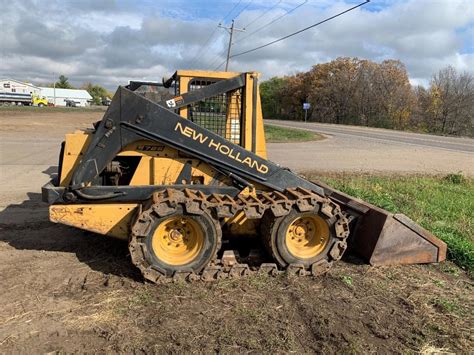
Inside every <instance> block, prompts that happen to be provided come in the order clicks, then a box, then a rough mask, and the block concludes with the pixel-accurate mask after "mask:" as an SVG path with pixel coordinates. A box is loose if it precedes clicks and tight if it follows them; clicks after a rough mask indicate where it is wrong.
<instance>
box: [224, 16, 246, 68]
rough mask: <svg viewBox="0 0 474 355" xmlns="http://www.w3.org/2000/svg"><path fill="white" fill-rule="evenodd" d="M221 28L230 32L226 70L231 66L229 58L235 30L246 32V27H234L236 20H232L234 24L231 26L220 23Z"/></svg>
mask: <svg viewBox="0 0 474 355" xmlns="http://www.w3.org/2000/svg"><path fill="white" fill-rule="evenodd" d="M219 28H223V29H224V30H226V31H227V32H229V35H230V36H229V46H228V47H227V59H226V62H225V71H227V69H228V68H229V60H230V50H231V48H232V37H233V36H234V31H237V32H244V31H245V28H235V27H234V20H232V25H231V26H230V27H225V26H222V25H221V24H219Z"/></svg>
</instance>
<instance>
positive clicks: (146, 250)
mask: <svg viewBox="0 0 474 355" xmlns="http://www.w3.org/2000/svg"><path fill="white" fill-rule="evenodd" d="M137 224H138V225H139V227H138V228H136V226H137ZM132 230H134V233H132V237H131V240H130V245H129V247H130V252H131V255H132V261H133V263H134V264H135V265H136V266H137V267H138V268H139V269H140V270H141V271H142V273H143V275H144V277H145V278H147V279H148V280H150V281H157V278H159V277H160V276H165V277H170V276H173V275H174V274H175V273H176V272H194V273H199V272H200V271H201V270H202V269H204V267H206V265H208V264H209V262H210V261H211V260H212V259H213V258H214V257H215V255H216V253H217V248H218V245H219V244H220V239H221V231H220V226H219V224H218V223H217V221H216V220H215V219H214V218H213V217H212V216H211V215H210V214H209V213H207V212H203V213H202V214H199V215H194V214H189V213H186V212H185V211H184V209H183V207H182V206H181V205H179V206H177V207H176V210H175V212H173V213H171V214H169V215H167V216H164V217H160V216H158V215H156V213H155V212H154V209H153V206H152V207H151V208H150V209H148V210H146V211H144V212H142V213H141V215H140V216H138V218H137V222H136V223H135V226H134V227H133V228H132Z"/></svg>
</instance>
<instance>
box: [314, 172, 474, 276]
mask: <svg viewBox="0 0 474 355" xmlns="http://www.w3.org/2000/svg"><path fill="white" fill-rule="evenodd" d="M319 178H320V179H321V180H324V181H325V182H326V183H327V184H329V185H331V186H333V187H335V188H336V189H339V190H341V191H344V192H346V193H348V194H350V195H352V196H355V197H358V198H361V199H363V200H366V201H368V202H370V203H372V204H374V205H377V206H379V207H382V208H384V209H386V210H388V211H390V212H401V213H404V214H406V215H407V216H408V217H410V218H411V219H413V220H414V221H416V222H417V223H419V224H420V225H421V226H423V227H424V228H425V229H427V230H429V231H431V232H432V233H433V234H434V235H436V236H437V237H439V238H440V239H442V240H443V241H445V242H446V243H447V244H448V258H450V259H451V260H453V261H454V262H455V263H456V264H457V265H458V266H460V267H462V268H464V269H465V270H467V271H468V272H469V273H470V274H471V275H474V240H473V238H474V237H473V236H474V180H473V179H470V178H466V177H464V176H462V175H459V174H449V175H448V176H446V177H434V176H430V177H428V176H368V175H351V174H349V175H334V176H331V177H319Z"/></svg>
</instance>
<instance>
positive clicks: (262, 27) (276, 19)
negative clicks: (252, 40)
mask: <svg viewBox="0 0 474 355" xmlns="http://www.w3.org/2000/svg"><path fill="white" fill-rule="evenodd" d="M307 2H308V0H305V1H303V2H302V3H301V4H298V5H296V6H295V7H293V8H291V9H290V10H288V11H287V12H285V13H284V14H283V15H280V16H277V17H275V18H274V19H273V20H271V21H270V22H268V23H266V24H265V25H263V26H261V27H259V28H257V29H256V30H255V31H253V32H251V33H249V34H248V35H247V36H245V37H243V38H240V39H239V40H238V41H236V42H235V43H236V44H237V43H239V42H242V41H243V40H244V39H246V38H249V37H250V36H252V35H254V34H255V33H257V32H260V31H261V30H263V29H264V28H266V27H268V26H270V25H271V24H273V23H275V22H277V21H279V20H281V19H282V18H283V17H285V16H288V15H289V14H291V13H292V12H293V11H295V10H297V9H299V8H300V7H301V6H303V5H304V4H306V3H307Z"/></svg>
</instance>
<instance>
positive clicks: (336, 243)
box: [42, 71, 446, 283]
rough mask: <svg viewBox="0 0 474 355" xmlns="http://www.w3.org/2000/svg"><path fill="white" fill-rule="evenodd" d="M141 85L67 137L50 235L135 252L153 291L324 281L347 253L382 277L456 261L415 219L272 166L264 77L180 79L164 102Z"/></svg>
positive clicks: (180, 74) (47, 194)
mask: <svg viewBox="0 0 474 355" xmlns="http://www.w3.org/2000/svg"><path fill="white" fill-rule="evenodd" d="M143 85H157V84H153V83H149V82H147V83H140V82H130V84H129V85H128V86H125V87H119V88H118V90H117V92H116V94H115V96H114V98H113V100H112V103H111V105H110V106H109V108H108V110H107V112H106V113H105V115H104V117H103V119H102V120H101V121H100V122H97V123H96V124H95V125H94V127H93V128H91V129H90V130H86V131H78V132H75V133H72V134H67V135H66V140H65V142H63V144H62V148H61V153H60V160H59V171H58V176H57V178H56V179H54V180H53V181H51V182H49V183H48V184H46V185H45V186H43V189H42V192H43V200H44V201H46V202H48V203H49V204H50V207H49V213H50V220H51V221H53V222H56V223H63V224H66V225H69V226H74V227H78V228H82V229H85V230H88V231H92V232H95V233H99V234H103V235H108V236H112V237H116V238H120V239H123V240H126V241H128V243H129V250H130V255H131V260H132V262H133V264H134V265H135V266H136V267H138V268H139V269H140V270H141V272H142V274H143V276H144V278H146V279H148V280H150V281H152V282H157V283H160V282H167V281H170V280H173V279H176V278H182V279H186V280H198V279H201V280H215V279H220V278H226V277H240V276H245V275H248V274H252V273H255V272H260V273H266V274H271V275H277V274H279V273H282V272H287V273H290V274H294V275H298V276H304V275H319V274H322V273H324V272H326V271H327V270H328V269H329V268H330V267H331V266H332V265H333V263H334V262H335V261H337V260H339V259H341V257H342V256H343V254H344V252H345V251H346V249H347V248H348V246H349V247H350V248H351V249H352V250H353V251H354V252H355V253H358V254H359V255H361V256H362V257H363V258H365V259H366V260H367V261H368V262H369V263H370V264H372V265H388V264H409V263H433V262H439V261H442V260H444V259H445V257H446V244H445V243H443V242H442V241H440V240H439V239H437V238H436V237H434V236H433V235H432V234H430V233H429V232H428V231H426V230H424V229H422V228H421V227H420V226H418V225H416V224H415V223H414V222H412V221H411V220H410V219H409V218H408V217H406V216H404V215H401V214H392V213H389V212H387V211H385V210H383V209H380V208H378V207H376V206H373V205H371V204H369V203H366V202H364V201H361V200H357V199H355V198H353V197H351V196H348V195H346V194H344V193H342V192H340V191H336V190H334V189H332V188H331V187H329V186H327V185H324V184H323V183H321V182H318V181H308V180H306V179H305V178H303V177H301V176H299V175H297V174H296V173H294V172H292V171H290V170H288V169H286V168H283V167H281V166H279V165H278V164H275V163H273V162H271V161H269V160H267V159H266V149H265V135H264V127H263V119H262V113H261V103H260V97H259V88H258V74H257V73H254V72H247V73H230V72H205V71H177V72H176V73H175V74H174V75H173V76H172V77H171V78H170V79H169V80H167V81H166V82H164V83H163V88H161V90H165V89H164V88H166V90H168V91H167V92H165V94H163V95H158V96H156V95H155V100H151V99H150V98H147V97H146V95H144V94H143V93H140V87H142V86H143ZM155 91H156V90H155Z"/></svg>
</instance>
